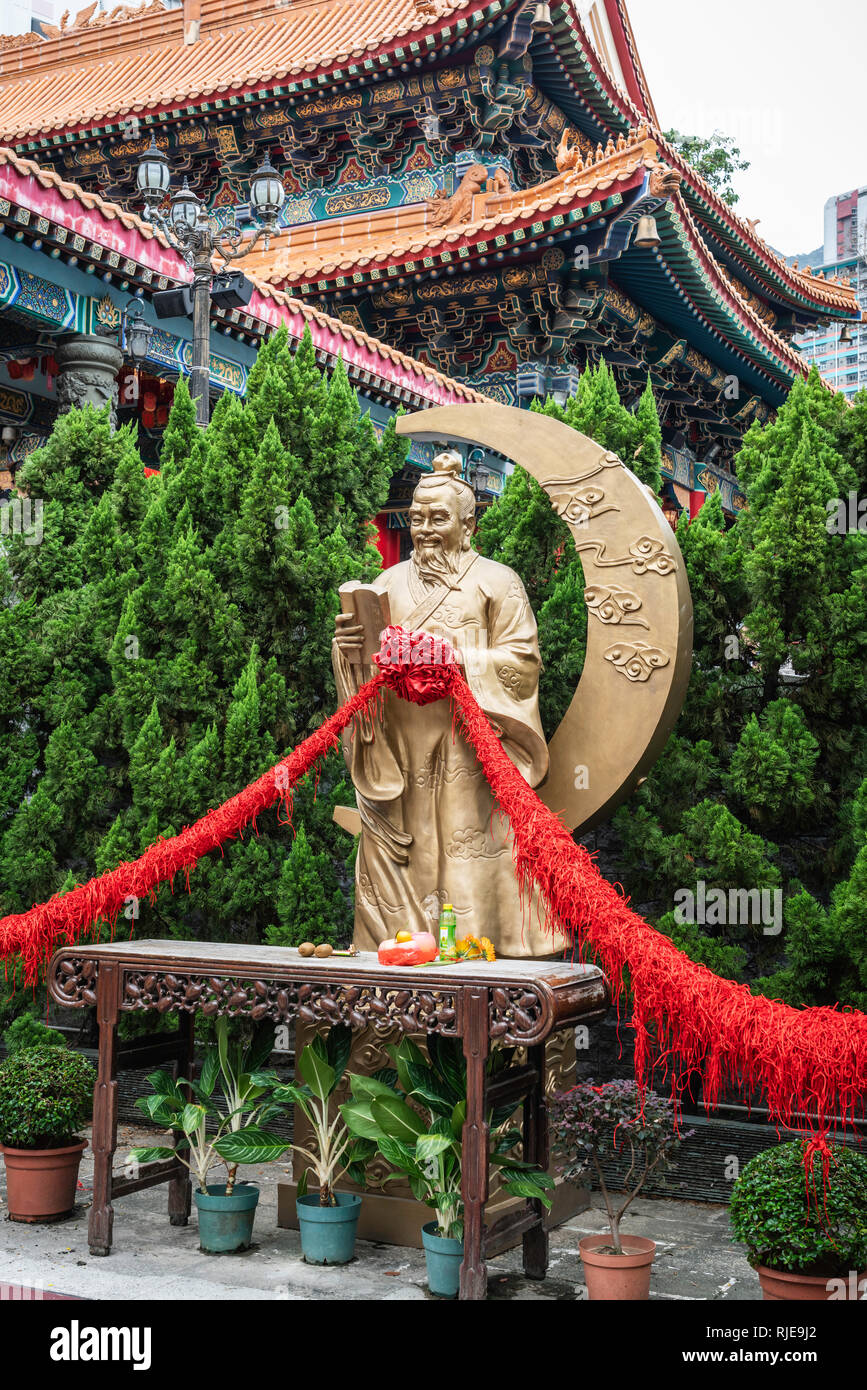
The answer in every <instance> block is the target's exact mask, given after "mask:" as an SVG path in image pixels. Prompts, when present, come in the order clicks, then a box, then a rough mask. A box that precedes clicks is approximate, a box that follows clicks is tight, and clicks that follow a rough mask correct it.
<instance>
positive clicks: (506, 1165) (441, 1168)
mask: <svg viewBox="0 0 867 1390" xmlns="http://www.w3.org/2000/svg"><path fill="white" fill-rule="evenodd" d="M427 1048H428V1055H429V1060H428V1058H426V1057H425V1056H424V1053H423V1052H422V1051H421V1049H420V1048H419V1047H417V1046H416V1044H415V1043H414V1042H413V1041H412V1039H410V1038H403V1039H402V1041H401V1042H400V1044H399V1046H396V1047H395V1046H394V1045H392V1046H390V1047H389V1049H388V1053H389V1056H390V1057H391V1060H392V1062H393V1063H394V1066H393V1067H385V1068H382V1069H381V1070H380V1071H378V1072H375V1073H374V1075H373V1076H356V1075H355V1074H353V1073H350V1077H349V1080H350V1085H351V1088H352V1099H351V1100H350V1101H348V1102H347V1103H346V1104H345V1105H342V1106H341V1111H342V1114H343V1117H344V1119H345V1120H346V1124H347V1126H348V1128H349V1129H350V1130H351V1132H352V1133H353V1134H354V1135H356V1136H357V1137H358V1138H359V1139H361V1140H366V1141H367V1142H368V1143H369V1145H370V1146H371V1151H372V1152H373V1151H378V1152H379V1153H381V1154H382V1156H383V1158H384V1159H386V1161H387V1162H388V1163H390V1164H391V1166H392V1167H393V1168H394V1169H395V1170H396V1171H395V1173H394V1174H393V1175H392V1176H393V1177H394V1178H398V1177H400V1176H401V1175H402V1176H405V1177H406V1178H408V1180H409V1185H410V1188H411V1190H412V1194H413V1196H414V1197H415V1198H416V1201H419V1202H424V1204H425V1205H426V1206H428V1207H431V1208H432V1209H433V1210H434V1211H435V1212H436V1219H437V1233H438V1234H439V1235H441V1236H445V1237H450V1238H452V1239H455V1240H462V1239H463V1234H464V1203H463V1197H462V1195H461V1161H462V1156H463V1151H462V1135H463V1127H464V1122H465V1120H466V1115H467V1070H466V1061H465V1059H464V1056H463V1052H462V1050H461V1046H460V1043H459V1042H458V1041H457V1040H456V1039H453V1038H440V1037H438V1036H437V1035H436V1034H431V1036H430V1037H429V1038H428V1040H427ZM512 1055H513V1049H511V1048H501V1049H497V1050H496V1051H495V1052H494V1053H493V1054H492V1056H491V1057H490V1059H489V1061H488V1071H489V1074H490V1075H494V1074H496V1073H497V1072H499V1071H501V1070H503V1068H505V1067H507V1066H508V1065H509V1062H510V1061H511V1058H512ZM514 1110H515V1107H514V1105H505V1106H500V1107H499V1108H498V1109H494V1110H492V1111H490V1112H489V1114H488V1116H487V1123H488V1126H489V1129H490V1152H489V1162H490V1165H491V1168H492V1169H493V1170H494V1171H495V1174H496V1179H497V1187H499V1188H502V1189H503V1190H504V1191H506V1192H508V1193H510V1194H511V1195H513V1196H516V1197H529V1198H535V1199H537V1200H539V1201H541V1202H543V1203H544V1204H545V1206H547V1207H550V1205H551V1200H550V1198H549V1197H548V1195H547V1191H548V1189H549V1188H552V1187H553V1186H554V1183H553V1179H551V1178H550V1177H549V1176H548V1174H547V1173H543V1172H542V1171H541V1170H540V1169H539V1168H537V1167H536V1166H535V1165H533V1164H532V1163H525V1162H524V1161H523V1160H522V1159H519V1158H516V1157H514V1154H513V1150H514V1149H515V1146H516V1145H517V1144H518V1143H519V1142H520V1139H521V1133H520V1130H518V1129H515V1128H514V1126H513V1124H512V1117H513V1115H514ZM495 1190H496V1188H495ZM492 1195H493V1193H492Z"/></svg>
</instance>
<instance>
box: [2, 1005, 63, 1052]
mask: <svg viewBox="0 0 867 1390" xmlns="http://www.w3.org/2000/svg"><path fill="white" fill-rule="evenodd" d="M3 1041H4V1043H5V1044H6V1052H7V1055H8V1056H10V1057H11V1056H12V1054H13V1052H20V1051H21V1050H22V1048H25V1047H43V1046H45V1047H65V1046H66V1039H65V1037H64V1036H63V1034H62V1033H58V1032H57V1030H56V1029H54V1028H49V1027H47V1025H46V1024H44V1023H42V1022H41V1020H40V1019H38V1018H34V1017H33V1015H32V1014H20V1015H19V1016H18V1018H16V1020H15V1022H14V1023H10V1025H9V1027H8V1028H7V1029H6V1032H5V1033H4V1034H3Z"/></svg>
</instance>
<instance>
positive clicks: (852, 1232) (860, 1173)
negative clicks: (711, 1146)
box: [730, 1140, 867, 1277]
mask: <svg viewBox="0 0 867 1390" xmlns="http://www.w3.org/2000/svg"><path fill="white" fill-rule="evenodd" d="M831 1155H832V1157H831V1163H830V1168H829V1173H828V1183H827V1187H826V1186H825V1185H824V1184H823V1182H822V1177H821V1165H820V1163H819V1161H818V1160H816V1164H815V1166H814V1170H813V1172H814V1177H813V1181H812V1182H810V1183H809V1184H808V1182H807V1179H806V1175H805V1171H804V1143H803V1141H801V1140H795V1141H793V1142H792V1143H788V1144H778V1145H776V1146H775V1147H774V1148H772V1149H765V1150H764V1151H763V1152H762V1153H760V1154H756V1156H755V1158H752V1159H750V1161H749V1163H748V1164H747V1166H746V1167H745V1168H744V1170H743V1172H742V1173H741V1175H740V1177H739V1178H738V1179H737V1181H736V1183H735V1185H734V1188H733V1190H732V1197H731V1204H730V1216H731V1223H732V1229H733V1230H734V1233H735V1238H736V1239H737V1240H739V1241H740V1242H741V1243H742V1244H743V1245H745V1246H746V1247H747V1257H748V1259H749V1261H750V1264H752V1265H765V1266H766V1267H767V1268H768V1269H781V1270H788V1271H790V1272H795V1273H798V1274H806V1275H817V1276H821V1275H823V1274H826V1275H828V1276H829V1277H834V1276H836V1275H839V1274H846V1273H848V1272H849V1271H850V1270H855V1271H857V1272H860V1271H861V1270H863V1269H867V1157H865V1156H864V1154H861V1153H857V1152H856V1151H855V1150H854V1149H849V1148H845V1147H844V1146H843V1145H838V1144H835V1145H833V1146H832V1148H831Z"/></svg>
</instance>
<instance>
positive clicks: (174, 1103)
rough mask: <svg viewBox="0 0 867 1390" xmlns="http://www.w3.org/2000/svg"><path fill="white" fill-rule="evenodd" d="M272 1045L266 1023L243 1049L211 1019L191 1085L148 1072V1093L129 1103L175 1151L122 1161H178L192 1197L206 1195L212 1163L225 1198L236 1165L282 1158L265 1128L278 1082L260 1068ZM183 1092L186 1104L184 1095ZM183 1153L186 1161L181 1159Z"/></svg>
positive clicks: (284, 1142) (223, 1022)
mask: <svg viewBox="0 0 867 1390" xmlns="http://www.w3.org/2000/svg"><path fill="white" fill-rule="evenodd" d="M273 1045H274V1030H273V1028H272V1027H271V1025H270V1024H266V1025H264V1026H263V1027H262V1028H260V1029H259V1030H257V1033H256V1034H255V1036H254V1037H253V1039H252V1041H251V1042H249V1043H248V1042H245V1041H243V1040H240V1041H238V1040H233V1039H232V1038H231V1037H230V1035H229V1023H228V1020H227V1019H225V1018H220V1019H217V1022H216V1025H215V1037H214V1039H213V1040H212V1042H211V1043H210V1045H209V1046H208V1048H207V1051H206V1052H205V1059H204V1062H203V1064H202V1071H201V1075H200V1077H199V1080H198V1081H189V1082H188V1081H186V1080H182V1081H175V1080H174V1078H173V1077H171V1076H169V1074H168V1072H165V1071H155V1072H152V1073H151V1075H150V1076H149V1077H148V1081H149V1082H150V1084H151V1086H152V1088H153V1092H154V1094H153V1095H150V1096H143V1097H142V1098H141V1099H139V1100H137V1101H136V1105H137V1107H138V1109H139V1110H141V1111H142V1112H143V1114H145V1115H146V1116H147V1117H148V1119H149V1120H152V1121H153V1122H154V1123H155V1124H156V1125H159V1126H160V1127H164V1128H166V1129H171V1130H172V1131H173V1132H174V1133H175V1136H176V1145H177V1146H176V1147H174V1148H169V1147H168V1146H164V1145H159V1146H154V1147H148V1148H136V1149H131V1150H130V1155H129V1156H130V1158H131V1159H132V1160H133V1161H134V1162H137V1163H152V1162H154V1161H155V1160H157V1159H167V1158H178V1159H179V1160H180V1161H181V1163H183V1164H184V1166H185V1167H187V1168H189V1170H190V1172H191V1173H192V1174H193V1176H194V1177H195V1179H196V1182H197V1183H198V1187H199V1191H200V1192H207V1190H208V1174H209V1173H210V1171H211V1169H212V1168H213V1167H214V1166H215V1164H218V1163H220V1162H222V1163H225V1165H226V1170H227V1176H226V1196H227V1197H228V1196H231V1194H232V1192H233V1190H234V1186H235V1182H236V1179H237V1173H238V1167H239V1165H240V1164H242V1163H270V1162H271V1161H272V1160H274V1159H277V1158H280V1157H282V1155H283V1154H284V1153H285V1152H286V1150H287V1149H288V1148H289V1147H290V1145H289V1140H288V1139H282V1138H281V1137H280V1135H279V1134H272V1133H270V1132H269V1131H268V1129H267V1128H266V1126H267V1125H268V1123H269V1122H270V1121H271V1120H273V1119H275V1118H276V1116H278V1115H280V1114H281V1113H282V1106H281V1105H280V1104H279V1103H276V1102H275V1100H274V1093H275V1091H276V1089H277V1088H279V1085H280V1083H279V1079H278V1077H277V1074H276V1072H272V1071H262V1070H261V1067H262V1066H263V1064H264V1063H265V1062H266V1061H267V1060H268V1058H269V1057H270V1055H271V1051H272V1048H273ZM218 1082H219V1084H220V1091H221V1093H222V1094H221V1096H218V1094H217V1083H218ZM187 1088H189V1092H190V1093H191V1095H192V1099H191V1098H190V1094H185V1091H186V1089H187ZM221 1101H222V1104H221V1103H220V1102H221ZM209 1126H210V1128H209ZM185 1151H187V1152H188V1153H189V1159H186V1158H184V1152H185Z"/></svg>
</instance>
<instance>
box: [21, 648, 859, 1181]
mask: <svg viewBox="0 0 867 1390" xmlns="http://www.w3.org/2000/svg"><path fill="white" fill-rule="evenodd" d="M430 642H431V639H430V638H429V637H428V636H427V634H423V633H404V632H402V631H401V629H395V628H390V629H388V631H387V632H386V633H385V634H384V641H383V648H382V651H381V652H380V654H379V657H378V658H377V664H378V665H379V667H380V670H379V672H378V674H377V675H376V676H374V678H373V679H372V680H371V681H368V683H367V684H366V685H365V686H363V687H362V689H361V690H360V691H359V692H358V694H357V695H354V696H353V697H352V698H351V699H350V700H349V701H347V703H346V704H345V705H344V706H343V708H342V709H341V710H339V711H338V712H337V714H335V715H332V717H331V718H330V719H329V720H327V721H326V723H325V724H323V725H322V727H321V728H320V729H318V730H317V731H316V733H314V734H312V735H311V736H310V738H308V739H306V740H305V741H304V743H302V744H300V745H299V746H298V748H296V749H295V750H294V751H293V752H292V753H291V754H289V756H288V757H286V758H284V759H283V760H282V761H281V762H279V763H277V764H276V766H275V767H274V768H272V769H271V771H270V772H268V773H266V774H265V775H264V776H263V777H260V778H259V779H258V780H257V781H256V782H254V783H252V784H251V786H249V787H247V788H246V790H244V791H242V792H240V793H239V794H238V795H237V796H235V797H233V798H232V799H231V800H230V801H227V802H226V803H225V805H223V806H220V807H218V808H217V809H216V810H213V811H209V812H208V814H207V815H206V816H204V817H203V818H202V819H201V820H199V821H197V822H196V823H195V825H192V826H190V827H188V828H187V829H186V830H183V831H182V832H181V834H180V835H176V836H174V837H173V838H172V839H168V840H160V841H158V842H157V844H155V845H152V846H151V848H150V849H148V850H147V851H146V852H145V854H143V855H142V856H141V858H140V859H138V860H136V861H135V863H132V864H121V865H119V866H118V868H116V869H114V870H112V871H111V872H110V873H107V874H103V875H102V876H101V877H100V878H96V879H92V880H91V881H90V882H89V883H86V884H82V885H81V886H80V887H77V888H74V889H72V890H71V891H70V892H69V893H66V894H64V895H63V896H62V897H54V898H52V899H50V901H49V902H47V903H42V904H40V905H38V906H37V907H33V908H31V910H30V911H29V912H24V913H21V914H19V915H17V916H13V917H7V918H5V919H3V920H2V921H0V953H2V954H3V955H4V956H6V957H9V956H12V955H21V956H23V958H24V961H25V967H26V975H27V979H28V980H30V981H32V980H35V978H36V976H37V972H38V969H39V966H40V964H41V963H42V962H43V961H45V960H46V958H47V957H48V955H49V954H50V953H51V951H53V950H55V949H56V948H57V947H58V946H62V945H64V944H69V943H72V942H75V941H77V940H78V939H79V938H80V937H81V936H82V935H83V934H84V933H85V932H86V931H87V930H88V929H89V928H90V927H92V926H93V924H95V923H96V922H98V921H100V920H103V921H105V920H107V921H110V922H113V921H114V920H115V918H116V917H117V915H118V913H119V912H120V911H121V909H122V908H123V906H124V904H125V903H126V902H127V901H128V900H129V898H130V897H133V896H135V897H139V898H144V897H147V896H151V895H152V894H153V893H154V891H155V889H156V888H157V887H158V886H159V884H161V883H165V882H169V881H170V880H171V879H172V878H173V877H174V875H175V874H176V873H177V872H178V871H179V870H183V871H184V872H185V873H186V874H187V876H189V872H190V870H191V869H192V868H193V867H194V865H195V864H196V863H197V861H198V860H199V859H200V858H201V857H202V856H203V855H205V854H207V853H209V852H210V851H211V850H213V849H216V848H217V847H218V846H219V845H221V844H224V843H225V842H226V841H228V840H231V839H232V838H234V837H235V836H237V835H238V834H240V832H241V831H242V830H243V829H244V828H245V827H246V826H248V825H250V824H251V823H253V822H255V819H256V817H257V816H258V815H259V814H261V812H263V811H265V810H267V809H268V808H269V807H271V806H274V805H275V804H276V803H278V802H280V801H282V802H284V803H285V804H286V805H287V807H289V808H290V810H291V790H292V787H293V786H294V785H295V783H296V782H297V781H298V780H299V779H300V778H302V777H304V776H305V774H306V773H307V772H309V771H310V769H311V768H312V767H313V766H314V764H315V763H316V762H317V761H318V760H319V759H320V758H321V757H323V756H324V754H326V753H327V752H328V751H329V750H330V749H332V748H334V747H336V745H337V742H338V738H339V735H340V733H341V731H342V730H343V729H345V728H346V727H347V726H348V725H349V723H350V722H351V720H352V719H353V718H354V717H355V715H356V714H359V713H361V712H362V711H364V710H369V709H371V707H372V706H374V704H375V703H376V699H377V694H378V692H379V691H380V689H381V687H382V686H383V685H385V686H387V687H389V688H390V689H391V690H392V691H394V692H395V693H396V694H398V695H399V696H401V697H402V698H404V699H409V700H412V701H414V702H416V703H419V704H425V703H428V702H429V701H430V700H434V699H441V698H444V697H446V696H448V695H451V697H452V698H453V700H454V703H455V718H456V721H457V723H458V725H459V726H460V729H461V731H462V732H463V734H464V736H465V737H466V738H467V740H468V741H469V743H471V744H472V746H473V748H474V749H475V751H476V753H477V755H478V757H479V761H480V763H481V765H482V767H483V769H484V772H485V776H486V777H487V779H488V782H489V783H490V786H491V789H492V791H493V793H494V797H495V799H496V801H497V804H498V806H499V807H500V810H501V811H503V812H504V813H505V814H506V815H507V816H508V817H509V820H510V822H511V825H512V830H513V834H514V842H515V865H516V871H517V874H518V879H519V882H520V883H521V885H522V887H523V889H524V890H525V892H526V891H527V890H528V889H529V888H530V886H531V885H532V884H535V885H536V886H537V887H538V889H539V891H540V893H541V895H542V898H543V900H544V902H545V904H546V907H547V915H548V921H547V923H539V924H538V925H539V926H540V927H543V928H547V929H549V930H552V933H553V932H557V931H560V932H562V933H563V935H564V936H565V942H566V945H567V948H571V947H575V948H577V950H578V952H579V954H580V953H581V952H583V951H584V950H585V949H589V950H590V951H592V952H593V954H594V956H595V958H596V959H597V960H598V962H599V964H600V965H601V966H602V968H603V969H604V971H605V973H606V974H607V976H608V978H609V980H610V981H611V985H612V988H613V991H614V994H615V998H616V999H617V1000H618V1002H619V1001H620V1000H621V998H622V997H623V996H624V991H625V990H626V988H627V986H628V989H629V995H630V998H631V1005H632V1026H633V1027H634V1029H635V1068H636V1075H637V1077H638V1079H639V1081H640V1082H641V1083H647V1082H649V1081H650V1078H651V1073H652V1071H653V1068H654V1064H655V1062H657V1061H658V1060H659V1059H661V1060H662V1061H663V1062H664V1063H666V1064H668V1065H670V1069H671V1072H672V1075H673V1078H674V1080H673V1086H674V1088H675V1091H676V1090H677V1088H678V1082H679V1078H681V1077H684V1076H686V1075H688V1074H689V1073H690V1072H692V1071H696V1072H700V1073H701V1075H702V1078H703V1084H704V1099H705V1104H706V1106H707V1108H708V1109H713V1108H714V1107H715V1105H716V1104H717V1103H718V1101H719V1099H720V1096H721V1094H722V1091H723V1088H724V1087H725V1086H726V1085H732V1086H735V1087H737V1088H739V1089H740V1090H742V1091H746V1092H748V1093H752V1092H753V1091H756V1090H758V1091H759V1092H760V1093H761V1094H762V1095H764V1096H765V1097H766V1099H767V1105H768V1110H769V1114H770V1119H771V1121H772V1123H775V1124H779V1125H782V1126H785V1127H787V1128H788V1127H796V1126H797V1125H798V1123H799V1121H800V1118H801V1116H802V1115H807V1116H808V1117H809V1119H810V1122H811V1124H812V1125H813V1127H814V1131H815V1138H814V1140H813V1141H812V1144H811V1145H810V1148H809V1155H808V1158H807V1162H808V1166H810V1167H811V1166H812V1159H813V1157H814V1156H817V1155H819V1156H821V1158H822V1164H823V1168H825V1169H826V1170H827V1163H828V1148H827V1142H826V1138H825V1136H826V1135H827V1133H828V1132H829V1129H830V1126H831V1125H832V1124H833V1123H834V1122H835V1121H839V1122H841V1123H842V1124H843V1125H846V1124H848V1123H850V1122H851V1121H852V1120H854V1119H855V1118H856V1117H857V1116H859V1115H862V1114H863V1113H864V1101H865V1096H867V1015H865V1014H862V1013H856V1012H849V1011H846V1012H844V1011H840V1010H838V1009H831V1008H812V1009H802V1010H799V1009H792V1008H790V1007H789V1006H788V1005H785V1004H782V1003H780V1002H779V1001H775V1000H771V999H765V998H762V997H757V996H755V995H752V994H751V993H750V991H749V988H748V987H747V986H746V985H739V984H735V983H734V982H733V981H731V980H723V979H720V978H719V977H718V976H717V975H714V974H713V973H712V972H711V971H710V970H708V969H707V968H706V967H705V966H703V965H696V964H695V963H694V962H693V961H691V960H689V958H688V957H687V956H685V955H684V954H683V953H682V952H681V951H679V950H678V949H677V947H676V946H675V945H674V944H673V942H671V941H670V940H669V939H668V937H666V936H663V935H661V934H660V933H659V932H657V931H655V930H654V929H653V928H652V927H650V926H648V924H647V923H646V922H645V921H643V919H642V918H641V917H639V916H638V915H637V913H635V912H633V911H632V910H631V908H630V907H629V903H628V900H627V899H625V898H623V897H622V896H621V895H620V893H618V891H617V890H616V889H615V888H614V887H613V886H612V885H611V884H610V883H608V882H606V880H605V879H603V877H602V876H601V874H600V873H599V870H598V869H597V868H596V865H595V864H594V863H593V860H592V858H591V856H590V854H589V853H588V851H587V850H586V849H585V848H584V847H583V846H581V845H576V844H575V842H574V841H573V839H572V836H571V835H570V833H569V831H568V830H567V829H566V828H565V826H564V825H563V824H562V823H561V822H560V821H559V820H558V819H557V817H556V816H555V815H553V814H552V812H551V811H549V810H548V809H547V807H546V806H544V805H543V804H542V802H541V801H540V800H539V798H538V796H537V795H536V793H535V792H534V791H533V790H532V789H531V788H530V787H529V786H528V784H527V783H526V781H525V780H524V778H523V777H522V776H521V774H520V773H519V772H518V770H517V768H516V767H515V766H514V764H513V763H512V762H511V760H510V759H509V758H508V757H507V755H506V754H505V753H504V752H503V749H502V747H501V746H500V742H499V739H498V738H497V736H496V735H495V733H494V732H493V730H492V728H491V726H490V724H489V723H488V720H487V717H486V716H485V714H484V713H483V712H482V710H481V709H480V707H479V705H478V704H477V702H476V700H475V698H474V696H473V694H472V692H471V691H470V688H469V686H468V685H467V683H466V681H465V680H464V677H463V674H462V672H461V670H460V667H459V666H458V665H457V664H456V661H455V658H454V653H453V652H452V650H451V648H450V647H449V646H448V643H443V644H442V646H441V647H439V646H438V647H437V648H436V649H435V650H434V649H433V648H432V647H431V645H430ZM554 944H555V945H556V944H557V943H556V942H555V943H554Z"/></svg>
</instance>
